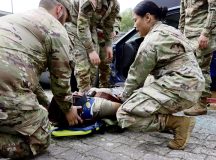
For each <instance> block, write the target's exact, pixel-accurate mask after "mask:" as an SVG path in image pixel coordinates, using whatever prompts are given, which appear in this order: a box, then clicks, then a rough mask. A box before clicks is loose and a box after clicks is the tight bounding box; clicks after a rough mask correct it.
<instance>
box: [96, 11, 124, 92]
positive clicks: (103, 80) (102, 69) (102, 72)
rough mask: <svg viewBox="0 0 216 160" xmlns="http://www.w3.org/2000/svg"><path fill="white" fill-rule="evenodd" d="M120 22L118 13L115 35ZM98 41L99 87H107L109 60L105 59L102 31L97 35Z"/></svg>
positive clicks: (108, 84)
mask: <svg viewBox="0 0 216 160" xmlns="http://www.w3.org/2000/svg"><path fill="white" fill-rule="evenodd" d="M120 22H121V16H120V15H118V16H117V17H116V19H115V23H114V26H113V28H114V30H113V32H115V34H116V35H117V34H118V33H119V31H120ZM98 42H99V46H100V52H99V55H100V59H101V63H100V64H99V65H98V69H99V87H100V88H108V87H109V86H110V83H109V79H110V74H111V71H110V64H109V62H107V61H106V52H105V51H104V46H105V39H104V35H103V32H101V34H100V35H98Z"/></svg>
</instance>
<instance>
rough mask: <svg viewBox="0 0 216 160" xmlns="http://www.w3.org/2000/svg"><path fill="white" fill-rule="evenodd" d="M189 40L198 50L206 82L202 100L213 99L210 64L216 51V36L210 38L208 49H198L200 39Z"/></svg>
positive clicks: (198, 58)
mask: <svg viewBox="0 0 216 160" xmlns="http://www.w3.org/2000/svg"><path fill="white" fill-rule="evenodd" d="M189 40H190V41H191V43H192V45H193V46H194V47H195V48H196V58H197V61H198V63H199V66H200V68H201V70H202V73H203V75H204V77H205V80H206V84H205V92H203V94H202V98H204V99H205V98H206V97H211V92H210V84H211V77H210V63H211V59H212V53H213V51H214V50H216V35H212V37H210V38H209V45H208V47H207V48H206V49H199V48H198V37H192V38H189Z"/></svg>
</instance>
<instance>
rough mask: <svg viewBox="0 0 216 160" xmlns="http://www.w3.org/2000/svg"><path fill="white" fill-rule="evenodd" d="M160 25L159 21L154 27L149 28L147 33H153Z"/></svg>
mask: <svg viewBox="0 0 216 160" xmlns="http://www.w3.org/2000/svg"><path fill="white" fill-rule="evenodd" d="M161 24H162V22H161V21H158V22H156V23H155V25H154V26H152V27H151V29H150V31H149V33H151V32H154V30H155V29H156V28H158V27H159V26H160V25H161Z"/></svg>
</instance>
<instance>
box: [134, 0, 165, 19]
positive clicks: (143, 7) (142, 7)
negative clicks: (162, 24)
mask: <svg viewBox="0 0 216 160" xmlns="http://www.w3.org/2000/svg"><path fill="white" fill-rule="evenodd" d="M133 11H134V13H135V14H136V15H138V16H140V17H144V16H145V14H146V13H150V14H151V15H154V16H155V18H156V19H158V20H163V19H164V18H165V17H166V14H167V11H168V9H167V7H160V8H159V7H158V6H157V5H156V4H155V3H154V2H152V1H146V0H143V1H141V2H139V3H138V4H137V5H136V6H135V8H134V10H133Z"/></svg>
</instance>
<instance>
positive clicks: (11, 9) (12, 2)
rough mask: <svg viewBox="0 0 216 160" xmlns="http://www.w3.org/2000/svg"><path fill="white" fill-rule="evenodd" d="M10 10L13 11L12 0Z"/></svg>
mask: <svg viewBox="0 0 216 160" xmlns="http://www.w3.org/2000/svg"><path fill="white" fill-rule="evenodd" d="M11 11H12V13H13V0H11Z"/></svg>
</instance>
